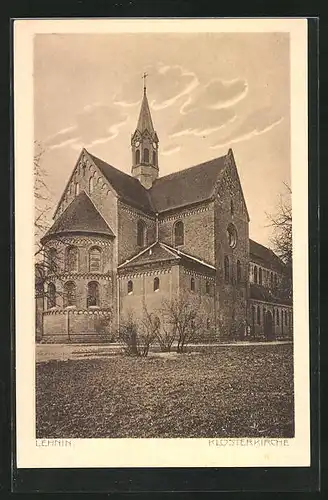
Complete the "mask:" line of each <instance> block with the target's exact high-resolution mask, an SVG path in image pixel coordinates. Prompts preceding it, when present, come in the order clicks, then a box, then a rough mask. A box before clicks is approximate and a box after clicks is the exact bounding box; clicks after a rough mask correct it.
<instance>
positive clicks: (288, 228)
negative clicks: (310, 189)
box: [267, 184, 293, 298]
mask: <svg viewBox="0 0 328 500" xmlns="http://www.w3.org/2000/svg"><path fill="white" fill-rule="evenodd" d="M284 186H285V188H286V193H284V194H281V195H280V197H279V202H278V204H277V207H276V210H275V212H274V213H273V214H267V218H268V220H269V226H271V228H272V233H273V234H272V237H271V243H272V245H273V249H274V251H275V253H276V254H277V256H278V257H279V258H280V259H281V260H282V262H283V263H284V264H285V269H284V278H283V283H282V286H281V291H282V293H283V295H285V296H286V298H291V297H292V261H293V240H292V226H293V224H292V205H291V195H292V190H291V188H290V187H289V186H288V185H287V184H284Z"/></svg>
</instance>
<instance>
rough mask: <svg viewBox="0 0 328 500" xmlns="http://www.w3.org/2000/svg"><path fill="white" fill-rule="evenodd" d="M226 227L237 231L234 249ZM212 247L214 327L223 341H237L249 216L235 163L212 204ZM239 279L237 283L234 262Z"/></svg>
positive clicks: (242, 313) (243, 298) (244, 295)
mask: <svg viewBox="0 0 328 500" xmlns="http://www.w3.org/2000/svg"><path fill="white" fill-rule="evenodd" d="M229 224H232V225H233V226H234V227H235V230H236V232H237V244H236V246H235V248H232V247H231V246H230V245H229V240H228V235H227V229H228V226H229ZM215 248H216V268H217V326H218V329H219V334H220V336H221V337H223V338H240V337H242V335H243V332H244V331H245V326H246V321H247V298H248V265H249V234H248V215H247V211H246V207H245V205H244V200H243V197H242V192H241V188H240V184H239V182H238V174H237V171H236V168H235V166H234V163H233V162H232V163H230V164H227V167H226V169H225V171H224V172H222V175H221V178H220V180H219V182H218V185H217V195H216V201H215ZM225 256H228V258H229V264H230V265H229V271H230V276H229V282H226V281H225V276H224V258H225ZM238 260H239V261H240V265H241V280H240V282H239V283H237V261H238Z"/></svg>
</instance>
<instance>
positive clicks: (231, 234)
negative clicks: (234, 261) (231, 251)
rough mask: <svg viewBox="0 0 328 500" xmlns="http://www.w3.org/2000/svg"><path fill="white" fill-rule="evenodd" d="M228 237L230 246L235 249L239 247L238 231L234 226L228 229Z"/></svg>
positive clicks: (231, 225) (230, 225)
mask: <svg viewBox="0 0 328 500" xmlns="http://www.w3.org/2000/svg"><path fill="white" fill-rule="evenodd" d="M227 237H228V243H229V246H230V247H231V248H235V247H236V245H237V230H236V228H235V226H234V225H233V224H229V226H228V227H227Z"/></svg>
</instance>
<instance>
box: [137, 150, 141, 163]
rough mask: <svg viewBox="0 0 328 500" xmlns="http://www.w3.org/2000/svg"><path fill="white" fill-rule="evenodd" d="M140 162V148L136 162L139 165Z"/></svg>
mask: <svg viewBox="0 0 328 500" xmlns="http://www.w3.org/2000/svg"><path fill="white" fill-rule="evenodd" d="M139 163H140V149H137V151H136V164H137V165H138V164H139Z"/></svg>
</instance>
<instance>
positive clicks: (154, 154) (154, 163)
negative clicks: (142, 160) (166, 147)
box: [153, 151, 156, 165]
mask: <svg viewBox="0 0 328 500" xmlns="http://www.w3.org/2000/svg"><path fill="white" fill-rule="evenodd" d="M153 165H156V151H153Z"/></svg>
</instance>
